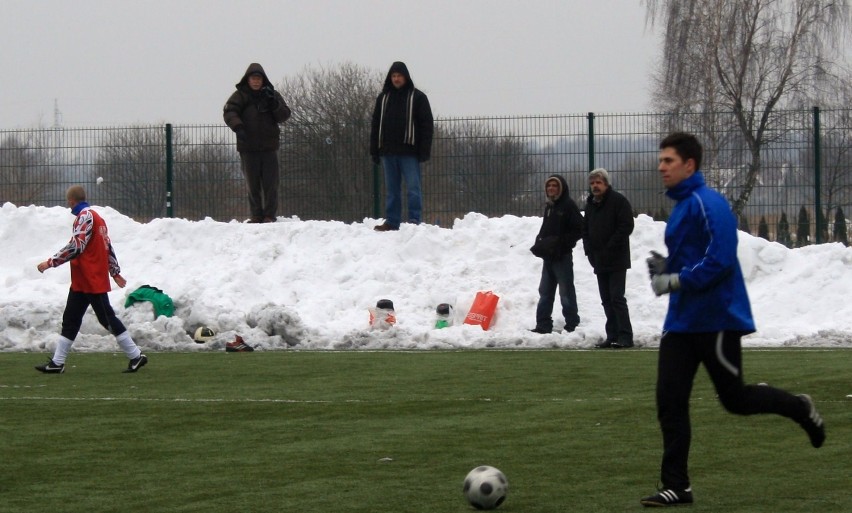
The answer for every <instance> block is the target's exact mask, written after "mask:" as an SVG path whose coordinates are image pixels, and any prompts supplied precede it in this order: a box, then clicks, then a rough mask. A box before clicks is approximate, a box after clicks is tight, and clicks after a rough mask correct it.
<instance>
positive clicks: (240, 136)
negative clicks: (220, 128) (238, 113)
mask: <svg viewBox="0 0 852 513" xmlns="http://www.w3.org/2000/svg"><path fill="white" fill-rule="evenodd" d="M234 132H235V133H236V134H237V140H238V141H245V140H246V139H248V134H246V129H245V128H244V127H243V126H242V125H240V126H239V127H237V129H236V130H234Z"/></svg>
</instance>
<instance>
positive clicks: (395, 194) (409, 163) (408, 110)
mask: <svg viewBox="0 0 852 513" xmlns="http://www.w3.org/2000/svg"><path fill="white" fill-rule="evenodd" d="M433 131H434V121H433V119H432V107H430V105H429V98H427V97H426V95H425V94H424V93H423V91H421V90H420V89H417V88H415V87H414V81H413V80H411V75H410V74H409V73H408V67H407V66H406V65H405V63H403V62H394V63H393V64H392V65H391V67H390V70H388V74H387V77H385V84H384V87H383V88H382V92H381V94H379V96H378V97H377V98H376V106H375V108H374V109H373V119H372V125H371V127H370V155H371V156H372V157H373V163H374V164H378V163H379V162H381V163H382V167H383V168H384V170H385V192H386V200H385V222H384V223H382V224H380V225H378V226H376V227H375V230H376V231H380V232H387V231H394V230H399V224H400V223H401V222H402V181H403V180H405V187H406V188H407V189H408V195H407V197H406V201H407V204H408V217H407V221H408V222H409V223H412V224H420V221H421V217H422V214H423V194H422V192H421V190H420V163H421V162H426V161H427V160H429V157H430V155H431V152H432V132H433Z"/></svg>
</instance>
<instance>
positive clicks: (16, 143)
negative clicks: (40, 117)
mask: <svg viewBox="0 0 852 513" xmlns="http://www.w3.org/2000/svg"><path fill="white" fill-rule="evenodd" d="M51 135H52V132H51V131H47V130H40V131H26V132H20V133H13V134H12V135H8V136H6V137H4V138H3V140H2V141H0V205H2V204H3V203H6V202H10V203H14V204H16V205H30V204H34V203H36V204H38V203H40V202H42V201H44V200H46V199H48V198H46V197H45V196H46V193H47V192H48V187H49V186H50V185H51V184H52V183H55V182H56V177H55V176H51V170H52V165H54V166H55V164H56V163H52V162H50V160H51V157H50V153H51V148H50V139H51ZM59 197H60V198H64V191H63V193H61V194H60V195H59ZM60 204H63V203H60Z"/></svg>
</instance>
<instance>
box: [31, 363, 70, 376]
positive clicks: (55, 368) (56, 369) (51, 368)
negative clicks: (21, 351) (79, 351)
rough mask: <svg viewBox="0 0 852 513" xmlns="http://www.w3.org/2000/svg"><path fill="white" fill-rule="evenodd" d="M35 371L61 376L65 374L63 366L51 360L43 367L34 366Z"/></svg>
mask: <svg viewBox="0 0 852 513" xmlns="http://www.w3.org/2000/svg"><path fill="white" fill-rule="evenodd" d="M35 370H37V371H39V372H43V373H45V374H62V373H63V372H65V364H64V363H53V360H48V361H47V363H45V364H44V365H36V367H35Z"/></svg>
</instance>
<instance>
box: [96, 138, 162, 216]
mask: <svg viewBox="0 0 852 513" xmlns="http://www.w3.org/2000/svg"><path fill="white" fill-rule="evenodd" d="M165 146H166V142H165V132H164V129H163V127H136V128H127V129H120V130H109V131H106V132H104V136H103V139H102V141H101V142H100V143H99V148H98V154H97V158H96V160H95V167H96V169H97V173H98V176H102V177H104V179H105V181H104V183H103V185H101V186H100V187H101V188H102V189H104V195H105V196H106V197H109V198H111V201H112V202H113V203H114V204H113V206H114V207H115V208H116V209H118V210H120V211H121V212H122V213H123V214H125V215H128V216H130V217H133V218H135V219H137V220H139V221H148V220H150V219H154V218H157V217H164V216H165V215H166V180H165V175H166V152H165Z"/></svg>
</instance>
